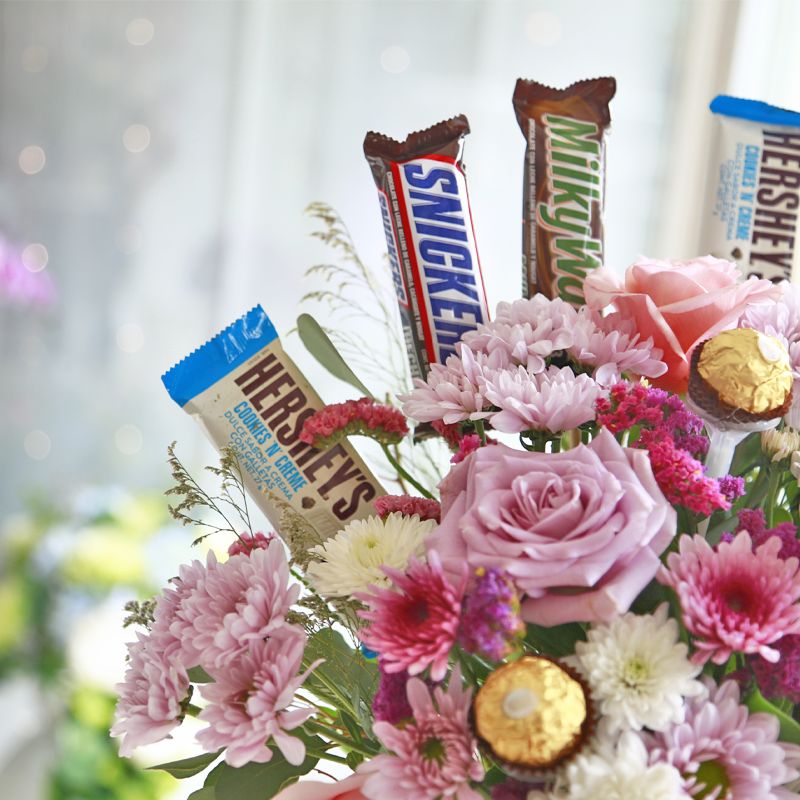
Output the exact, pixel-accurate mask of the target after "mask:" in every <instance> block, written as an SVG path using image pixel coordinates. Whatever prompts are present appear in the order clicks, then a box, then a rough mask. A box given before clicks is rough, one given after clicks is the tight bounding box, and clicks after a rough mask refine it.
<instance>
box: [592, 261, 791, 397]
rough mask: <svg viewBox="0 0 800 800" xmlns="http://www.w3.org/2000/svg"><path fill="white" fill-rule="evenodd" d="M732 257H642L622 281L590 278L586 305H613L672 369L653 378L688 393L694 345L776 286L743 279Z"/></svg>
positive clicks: (598, 274)
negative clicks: (674, 259)
mask: <svg viewBox="0 0 800 800" xmlns="http://www.w3.org/2000/svg"><path fill="white" fill-rule="evenodd" d="M740 277H741V276H740V273H739V270H738V269H737V268H736V265H735V264H733V263H732V262H730V261H724V260H722V259H719V258H713V257H711V256H705V257H703V258H695V259H691V260H689V261H663V260H659V259H651V258H641V259H640V260H639V261H637V262H636V263H635V264H633V266H631V267H628V270H627V272H626V273H625V282H624V284H620V283H619V281H618V280H617V278H616V276H614V275H613V273H612V272H611V271H610V270H608V269H605V268H601V269H598V270H595V271H594V272H592V273H591V275H589V276H588V277H587V278H586V284H585V286H584V289H585V293H586V304H587V305H588V306H590V307H591V308H593V309H595V310H597V311H600V310H601V309H603V308H605V307H606V306H608V305H609V304H611V305H613V307H614V308H615V309H616V310H617V311H618V312H619V314H620V315H621V317H622V318H623V319H627V320H630V321H631V323H632V324H633V326H634V329H635V331H636V333H638V334H639V335H640V336H641V337H642V338H649V339H652V341H653V344H654V345H655V347H657V348H658V349H659V350H661V351H662V356H661V358H662V360H663V361H664V363H665V364H666V365H667V369H668V371H667V372H666V373H665V374H664V375H662V376H661V377H659V378H656V379H654V380H653V381H652V383H653V384H654V385H655V386H659V387H661V388H662V389H669V390H670V391H673V392H685V391H686V388H687V385H688V381H689V358H690V354H691V351H692V350H693V349H694V347H695V345H696V344H697V343H698V342H700V341H702V340H703V339H708V338H709V337H711V336H714V334H717V333H719V332H720V331H723V330H725V329H727V328H735V327H736V324H737V323H738V321H739V317H740V316H741V315H742V313H743V312H744V310H745V308H747V307H748V305H750V304H753V303H759V302H765V301H770V300H772V299H773V298H775V296H776V294H777V291H778V290H777V289H776V288H775V287H774V286H773V285H772V284H771V283H770V282H769V281H765V280H758V279H757V278H749V279H748V280H746V281H744V282H741V281H740V280H739V278H740Z"/></svg>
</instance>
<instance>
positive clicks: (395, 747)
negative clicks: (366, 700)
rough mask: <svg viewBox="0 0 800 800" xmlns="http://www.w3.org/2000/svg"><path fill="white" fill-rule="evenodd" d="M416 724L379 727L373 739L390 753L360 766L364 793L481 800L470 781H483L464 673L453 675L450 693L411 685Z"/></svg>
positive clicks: (371, 797)
mask: <svg viewBox="0 0 800 800" xmlns="http://www.w3.org/2000/svg"><path fill="white" fill-rule="evenodd" d="M406 691H407V694H408V702H409V704H410V705H411V710H412V712H413V715H414V719H413V721H412V722H410V723H408V724H407V725H404V726H402V727H398V728H396V727H394V726H393V725H390V724H389V723H388V722H376V723H375V725H374V726H373V731H374V732H375V735H376V736H377V737H378V739H380V741H381V743H382V744H383V745H384V747H386V748H387V749H388V750H390V751H391V753H389V754H381V755H377V756H375V757H374V758H372V760H370V761H368V762H366V763H365V764H362V765H361V767H359V773H360V774H363V775H367V776H368V777H367V780H366V782H365V783H364V786H363V787H362V792H363V793H364V795H366V797H367V798H368V800H386V798H390V797H391V798H393V800H438V799H439V798H444V797H446V798H452V800H481V798H482V795H481V794H479V793H478V792H477V791H475V790H474V789H472V788H471V786H470V781H480V780H482V779H483V776H484V770H483V765H482V764H481V762H480V759H479V758H478V757H477V752H476V751H477V742H476V741H475V737H474V736H473V735H472V731H471V729H470V725H469V709H470V705H471V701H472V690H471V689H464V688H463V687H462V684H461V669H460V667H458V666H457V667H456V668H455V669H454V670H453V672H452V675H451V676H450V684H449V686H448V688H447V691H445V690H444V689H442V688H441V687H436V688H435V689H434V690H433V694H432V695H431V691H430V690H429V689H428V687H427V686H426V685H425V684H424V683H423V682H422V681H421V680H419V678H411V679H410V680H409V681H408V686H407V689H406Z"/></svg>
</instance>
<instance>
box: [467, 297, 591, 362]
mask: <svg viewBox="0 0 800 800" xmlns="http://www.w3.org/2000/svg"><path fill="white" fill-rule="evenodd" d="M576 320H577V312H576V311H575V309H574V308H573V307H572V306H571V305H569V303H565V302H564V301H563V300H561V299H560V298H556V299H554V300H548V299H547V298H546V297H545V296H544V295H542V294H537V295H534V296H533V297H531V298H530V300H515V301H514V302H513V303H500V304H498V306H497V312H496V314H495V317H494V319H493V320H492V321H491V322H487V323H485V324H483V325H479V326H478V328H477V330H475V331H470V332H469V333H466V334H464V337H463V341H464V343H465V344H466V345H467V346H468V347H469V348H470V350H472V351H473V352H476V353H489V354H492V355H494V356H498V355H500V356H501V357H502V360H503V361H504V362H507V363H509V364H511V365H514V366H516V365H520V366H523V367H525V369H527V371H528V372H530V373H532V374H534V373H537V372H542V371H543V370H544V368H545V366H546V363H545V359H547V358H549V357H550V356H551V355H553V354H554V353H557V352H559V351H561V350H566V349H567V348H569V347H571V346H572V345H573V343H574V329H575V323H576ZM500 366H502V364H501V365H500Z"/></svg>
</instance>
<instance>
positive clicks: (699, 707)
mask: <svg viewBox="0 0 800 800" xmlns="http://www.w3.org/2000/svg"><path fill="white" fill-rule="evenodd" d="M704 683H705V686H706V689H707V690H708V691H707V693H703V694H701V695H699V696H697V697H690V698H687V700H686V716H685V719H684V721H683V722H680V723H676V724H673V725H672V726H671V727H669V728H667V729H666V730H664V731H662V732H660V733H653V734H645V736H644V738H645V743H646V745H647V748H648V750H649V751H650V763H651V764H656V763H661V762H666V763H668V764H672V765H674V766H675V767H677V769H678V771H679V772H680V773H681V774H682V775H683V776H684V778H685V781H686V784H685V788H686V790H687V791H688V792H689V793H690V794H691V795H692V796H696V797H705V798H719V800H740V799H741V800H789V799H790V798H792V797H796V795H795V793H794V792H790V791H789V790H788V789H782V788H780V787H781V786H782V785H783V784H785V783H787V782H789V781H791V780H794V779H795V778H797V777H798V772H797V769H796V767H797V765H798V763H800V748H798V747H797V746H796V745H792V744H787V743H785V742H779V741H778V736H779V733H780V731H779V724H778V720H777V718H776V717H773V716H772V715H771V714H751V713H750V712H749V711H748V709H747V707H746V706H743V705H741V704H740V702H739V687H738V686H737V685H736V683H735V682H734V681H726V682H725V683H723V684H722V685H721V686H719V687H717V686H715V685H714V683H713V682H712V681H711V679H710V678H704Z"/></svg>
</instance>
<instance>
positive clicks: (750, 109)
mask: <svg viewBox="0 0 800 800" xmlns="http://www.w3.org/2000/svg"><path fill="white" fill-rule="evenodd" d="M709 108H710V109H711V110H712V111H713V112H714V113H715V114H722V115H723V116H725V117H738V118H739V119H749V120H752V121H753V122H764V123H766V124H767V125H788V126H791V127H795V128H796V127H800V112H798V111H789V110H788V109H786V108H778V106H771V105H770V104H769V103H765V102H763V101H762V100H746V99H744V98H743V97H731V96H730V95H727V94H720V95H717V96H716V97H715V98H714V99H713V100H712V101H711V104H710V105H709Z"/></svg>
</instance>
